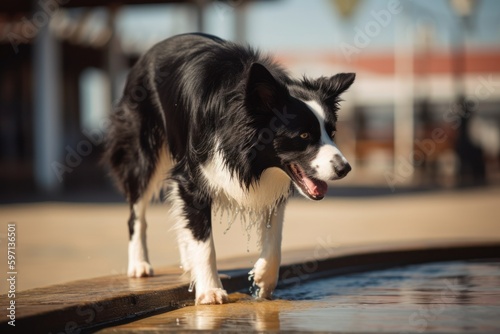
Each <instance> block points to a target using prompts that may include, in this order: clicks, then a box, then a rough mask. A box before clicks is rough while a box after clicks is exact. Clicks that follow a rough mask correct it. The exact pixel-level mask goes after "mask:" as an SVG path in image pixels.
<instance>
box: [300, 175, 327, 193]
mask: <svg viewBox="0 0 500 334" xmlns="http://www.w3.org/2000/svg"><path fill="white" fill-rule="evenodd" d="M302 180H303V181H304V184H305V185H306V187H307V189H309V193H310V194H311V195H314V196H322V197H323V196H325V194H326V192H327V191H328V184H326V182H323V181H320V180H311V179H310V178H308V177H306V176H304V177H303V179H302Z"/></svg>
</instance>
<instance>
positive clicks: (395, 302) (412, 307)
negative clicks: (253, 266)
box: [113, 260, 500, 333]
mask: <svg viewBox="0 0 500 334" xmlns="http://www.w3.org/2000/svg"><path fill="white" fill-rule="evenodd" d="M229 298H230V303H229V304H225V305H210V306H189V307H185V308H183V309H179V310H176V311H173V312H168V313H164V314H161V315H157V316H153V317H150V318H146V319H143V320H139V321H136V322H134V323H131V324H128V325H124V326H119V327H115V328H113V331H118V332H119V331H120V329H123V330H126V329H130V328H134V329H137V328H139V329H142V330H143V329H146V328H147V329H151V330H156V331H179V330H198V329H201V330H221V331H224V330H228V331H236V330H238V331H249V330H252V331H255V330H257V331H269V330H272V331H278V330H281V331H298V332H301V331H311V330H314V331H330V332H331V331H339V332H379V331H382V332H391V333H421V332H425V333H436V332H447V333H449V332H474V333H500V260H498V261H491V260H488V261H456V262H441V263H431V264H423V265H412V266H406V267H400V268H394V269H389V270H380V271H373V272H369V273H365V274H355V275H346V276H341V277H334V278H328V279H322V280H318V281H311V282H308V283H305V284H300V285H295V286H289V287H286V288H282V289H279V290H277V291H276V292H275V300H272V301H258V300H255V299H253V298H252V297H251V296H249V295H247V294H243V293H234V294H231V295H230V296H229Z"/></svg>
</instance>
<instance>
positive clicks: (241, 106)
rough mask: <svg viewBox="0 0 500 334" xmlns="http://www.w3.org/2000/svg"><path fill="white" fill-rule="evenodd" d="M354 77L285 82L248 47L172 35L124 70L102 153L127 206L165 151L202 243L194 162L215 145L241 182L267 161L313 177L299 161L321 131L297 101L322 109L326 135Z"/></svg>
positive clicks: (206, 217)
mask: <svg viewBox="0 0 500 334" xmlns="http://www.w3.org/2000/svg"><path fill="white" fill-rule="evenodd" d="M353 81H354V74H352V73H347V74H346V73H341V74H337V75H336V76H333V77H330V78H327V77H321V78H319V79H316V80H312V79H308V78H303V79H301V80H296V79H292V78H291V77H290V76H289V75H288V73H287V72H286V71H285V70H284V69H283V68H282V67H281V66H279V65H277V64H276V63H275V62H274V61H272V60H271V59H270V58H269V57H267V56H263V55H261V54H260V53H259V52H258V51H256V50H253V49H251V48H248V47H242V46H239V45H237V44H234V43H231V42H227V41H224V40H222V39H219V38H217V37H214V36H209V35H204V34H186V35H179V36H175V37H172V38H170V39H167V40H165V41H163V42H160V43H158V44H157V45H155V46H154V47H153V48H152V49H151V50H150V51H149V52H147V53H146V54H145V55H144V56H143V57H141V58H140V59H139V61H138V62H137V63H136V64H135V66H134V67H133V68H132V70H131V71H130V74H129V76H128V79H127V84H126V87H125V90H124V95H123V98H122V99H121V101H120V103H119V104H118V106H117V107H116V110H115V112H114V114H113V115H112V117H111V125H110V129H109V135H108V140H107V147H106V155H105V160H106V161H107V162H108V163H109V165H110V166H111V171H112V174H113V176H114V177H115V179H116V181H117V183H118V186H119V187H120V189H121V190H122V191H123V192H124V193H125V195H126V197H127V200H128V202H129V203H130V204H131V205H133V204H134V203H136V202H137V201H138V200H140V199H141V198H142V196H143V195H144V193H145V191H146V189H147V187H148V184H149V183H150V181H151V177H152V175H153V173H154V172H155V169H156V168H157V163H158V159H159V155H160V153H161V150H162V149H164V148H166V149H167V150H168V152H169V153H170V155H171V158H172V159H173V161H174V162H175V166H174V168H173V170H172V171H171V180H172V182H176V183H177V184H178V189H179V195H180V197H181V198H182V199H183V201H184V202H185V203H186V206H185V208H184V210H185V212H184V213H185V216H186V218H187V219H188V221H189V224H188V227H189V228H190V229H191V230H192V232H193V235H194V237H195V238H196V239H197V240H206V239H207V238H208V236H209V235H210V230H211V223H210V208H211V201H212V197H211V194H210V192H209V191H208V190H207V189H205V187H204V182H203V180H202V177H201V175H200V169H199V168H200V166H201V165H203V164H204V163H206V162H207V161H208V159H209V158H210V157H212V156H213V155H214V154H215V153H216V152H215V147H216V142H218V143H219V144H220V147H219V150H220V151H221V153H222V154H223V156H224V157H225V160H226V164H227V168H228V169H229V171H230V172H231V173H232V174H233V176H237V177H238V179H239V180H240V181H241V187H242V188H247V189H248V188H249V187H250V186H251V185H252V184H253V183H255V182H257V181H258V180H259V178H260V176H261V174H262V172H263V171H264V170H265V169H267V168H270V167H279V168H281V169H283V170H284V171H285V172H287V173H290V170H289V168H288V167H287V166H288V164H289V163H292V162H293V163H298V164H301V163H302V164H303V165H304V166H305V167H304V171H305V172H306V174H308V175H313V174H314V172H315V171H314V168H309V167H307V166H306V165H307V164H306V163H305V162H306V161H310V160H311V159H312V157H313V156H314V155H315V153H316V152H317V150H318V147H317V143H318V142H319V140H320V136H321V133H320V128H319V124H318V119H317V118H316V117H315V116H314V115H313V114H312V113H311V112H310V110H309V109H308V108H307V106H306V105H305V104H304V102H303V101H301V100H304V101H305V100H314V101H317V102H318V103H320V104H321V105H322V106H323V108H324V109H326V110H328V111H329V112H328V115H327V117H326V120H325V128H326V130H327V132H328V133H333V131H334V130H335V127H336V121H337V115H336V112H337V109H338V102H339V95H340V94H341V93H342V92H344V91H345V90H346V89H347V88H348V87H349V86H350V85H351V84H352V82H353ZM266 129H267V130H268V131H264V130H266ZM269 130H270V131H269ZM304 132H307V133H309V134H310V136H309V138H308V139H307V140H305V139H303V138H301V137H300V136H299V135H300V134H302V133H304ZM332 163H333V162H332ZM349 169H350V167H349ZM347 171H348V170H347ZM132 218H133V217H132V216H131V219H132ZM130 226H131V227H130V233H131V235H132V234H133V233H134V231H133V225H130Z"/></svg>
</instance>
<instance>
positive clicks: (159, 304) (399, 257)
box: [0, 240, 500, 332]
mask: <svg viewBox="0 0 500 334" xmlns="http://www.w3.org/2000/svg"><path fill="white" fill-rule="evenodd" d="M320 253H321V252H319V251H318V249H303V250H294V251H287V252H284V254H283V262H284V265H283V266H282V267H281V269H280V282H279V286H281V287H284V286H287V285H293V284H298V283H301V282H303V281H307V280H312V279H318V278H323V277H332V276H339V275H346V274H352V273H359V272H366V271H370V270H377V269H385V268H390V267H396V266H401V265H409V264H417V263H425V262H436V261H452V260H466V259H476V258H493V257H498V256H499V254H500V240H482V241H479V240H476V241H421V242H412V243H404V244H403V243H398V244H385V245H374V246H363V247H361V246H360V247H345V248H342V247H338V248H335V249H333V250H332V252H326V253H325V252H322V253H323V254H320ZM322 255H329V256H322ZM249 259H250V258H249V257H242V258H238V259H228V260H221V261H219V264H220V268H222V269H223V270H222V271H221V273H222V274H224V277H223V284H224V287H225V288H226V289H227V290H228V292H235V291H240V290H242V289H245V288H248V287H249V281H248V270H249V269H248V267H249V265H248V264H249V263H250V261H249ZM252 259H253V260H255V259H254V258H252ZM237 268H241V269H237ZM180 274H181V271H180V269H179V268H163V269H160V270H158V271H157V275H156V276H155V277H151V278H148V279H129V278H127V277H124V276H121V275H120V276H107V277H100V278H93V279H89V280H82V281H75V282H70V283H67V284H60V285H54V286H49V287H45V288H37V289H32V290H27V291H23V292H19V293H16V298H15V302H16V304H15V305H16V327H17V328H18V329H19V328H21V329H36V331H37V332H42V331H45V332H51V331H52V332H72V331H75V330H78V329H79V330H93V329H98V328H102V327H105V326H107V325H112V324H117V323H123V322H129V321H132V320H136V319H139V318H142V317H145V316H149V315H153V314H155V313H159V312H167V311H171V310H175V309H178V308H180V307H182V306H183V305H185V304H186V301H188V300H192V299H193V298H194V296H193V294H192V293H189V292H188V289H187V287H188V283H187V280H186V279H182V278H181V277H180ZM10 300H12V299H9V298H8V297H7V295H2V296H1V301H0V308H1V309H3V310H6V309H7V308H8V307H9V302H10ZM4 312H8V311H4ZM3 318H4V317H3ZM4 319H6V320H2V322H0V328H7V327H10V326H9V325H8V321H9V320H10V319H9V318H8V317H5V318H4Z"/></svg>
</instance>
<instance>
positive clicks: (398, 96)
mask: <svg viewBox="0 0 500 334" xmlns="http://www.w3.org/2000/svg"><path fill="white" fill-rule="evenodd" d="M395 27H396V32H395V37H396V41H395V49H394V56H395V57H394V58H395V59H394V72H395V85H396V86H395V92H394V93H395V94H394V171H395V172H396V174H398V172H401V173H399V174H401V175H400V176H402V178H401V179H400V180H399V181H400V182H401V183H403V184H409V183H410V182H411V181H412V180H413V172H414V168H413V142H414V134H413V132H414V126H413V120H414V119H413V100H414V88H413V86H414V78H413V76H414V73H413V31H412V30H411V26H410V24H409V22H408V20H407V19H406V17H405V15H404V14H401V15H400V16H399V17H397V19H396V24H395ZM408 162H409V164H410V165H411V168H408V164H407V163H408ZM402 164H404V165H406V167H405V168H404V172H403V171H400V170H399V169H401V166H402Z"/></svg>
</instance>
